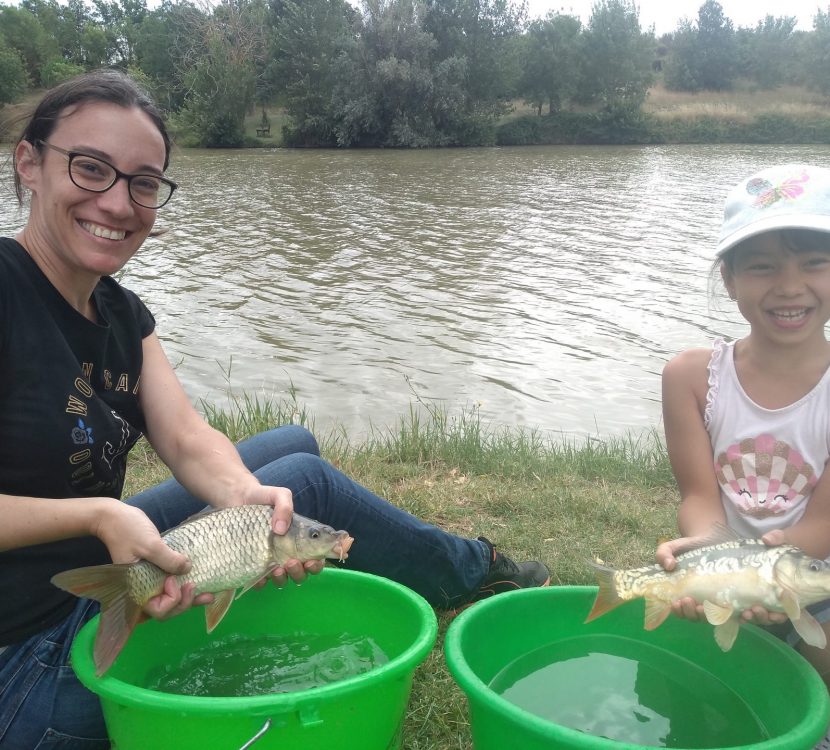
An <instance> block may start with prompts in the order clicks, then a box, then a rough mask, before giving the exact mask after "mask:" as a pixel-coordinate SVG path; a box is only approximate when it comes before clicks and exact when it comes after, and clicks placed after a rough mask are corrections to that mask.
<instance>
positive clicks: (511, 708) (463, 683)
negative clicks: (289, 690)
mask: <svg viewBox="0 0 830 750" xmlns="http://www.w3.org/2000/svg"><path fill="white" fill-rule="evenodd" d="M597 591H598V587H597V586H584V585H569V586H551V587H544V588H532V589H519V590H516V591H509V592H506V593H504V594H500V595H499V596H497V597H491V598H489V599H486V600H484V601H482V602H479V603H477V604H475V605H474V606H472V607H469V608H468V609H466V610H464V611H463V612H462V613H461V614H459V615H458V617H456V618H455V619H454V620H453V621H452V622H451V623H450V625H449V627H448V628H447V633H446V636H445V638H444V660H445V662H446V664H447V668H448V670H449V672H450V674H451V675H452V677H453V679H454V680H455V682H456V684H457V685H458V686H459V687H460V688H461V690H462V691H463V692H464V694H465V695H466V697H467V699H468V702H469V704H470V710H471V712H472V705H473V701H474V700H475V701H476V702H478V703H480V704H482V705H484V706H486V708H487V710H489V711H492V712H493V713H494V714H496V715H497V716H498V717H499V718H501V719H506V720H508V721H510V722H511V723H512V724H520V725H522V726H523V727H525V728H527V729H528V730H530V731H531V732H532V733H533V734H535V735H538V736H541V737H544V738H545V739H551V740H556V739H561V740H562V741H567V742H569V743H575V744H576V745H577V746H578V745H579V743H583V742H584V741H585V737H586V735H585V733H584V732H580V731H578V730H576V729H571V728H569V727H566V726H563V725H561V724H556V723H555V722H552V721H548V720H547V719H544V718H542V717H541V716H539V715H537V714H534V713H532V712H530V711H527V710H525V709H523V708H520V707H519V706H517V705H516V704H514V703H511V702H510V701H508V700H507V699H505V698H502V697H501V696H500V695H499V694H497V693H496V692H494V691H493V690H492V689H491V688H490V687H489V685H488V684H487V683H485V682H484V680H482V679H481V678H480V677H479V676H478V675H477V674H476V673H475V672H474V671H473V669H472V668H471V667H470V666H469V664H468V663H467V660H466V658H465V657H464V653H463V649H462V643H461V641H462V638H463V632H464V628H465V627H466V626H467V624H468V623H470V622H473V621H475V620H476V619H477V618H479V617H482V616H484V615H485V614H486V613H487V612H488V611H489V610H490V609H492V608H495V607H499V606H504V604H505V603H506V602H507V601H509V599H508V597H510V598H512V599H519V598H521V597H525V598H528V599H530V598H533V597H542V596H552V595H554V592H559V593H562V594H569V593H570V594H575V595H590V596H594V595H596V593H597ZM748 627H749V629H751V630H752V631H753V635H754V636H756V637H759V638H761V639H762V640H764V641H767V642H770V643H774V644H776V645H777V646H779V647H780V648H779V649H778V650H779V653H780V655H781V656H782V658H785V659H787V660H788V661H789V662H790V663H791V664H792V665H794V666H795V667H796V668H797V669H799V670H801V671H805V670H804V669H803V668H804V666H808V663H807V662H806V660H805V659H804V657H802V656H801V655H800V654H798V653H797V652H796V650H795V649H794V648H791V647H789V646H787V645H786V644H784V643H783V642H782V641H780V639H778V638H776V637H775V636H773V635H772V634H770V633H767V632H766V631H765V630H763V629H762V628H759V627H757V626H755V625H752V624H748ZM813 674H814V675H815V679H816V680H820V679H821V678H820V677H819V676H818V674H817V673H815V672H813ZM805 675H806V671H805ZM815 703H816V701H815V700H814V699H813V698H812V697H811V698H810V706H809V707H808V710H807V712H806V713H808V714H809V713H812V712H814V711H815V709H816V708H818V706H816V705H815ZM822 705H823V707H824V715H825V720H830V701H827V700H826V701H824V702H823V703H822ZM826 723H827V722H826V721H825V724H826ZM805 731H806V729H804V728H802V727H798V726H797V727H794V728H792V729H790V730H789V731H787V732H785V733H784V734H780V735H778V736H776V737H770V738H769V739H767V740H763V741H761V742H757V743H753V744H751V745H741V746H735V747H734V748H731V749H730V750H742V748H744V749H745V750H783V749H784V748H791V747H793V744H792V743H793V742H794V741H795V740H797V739H798V740H803V739H806V738H805V737H804V736H803V735H804V733H805ZM590 740H591V747H592V748H599V749H600V750H643V746H642V745H637V744H633V743H629V742H623V741H619V740H610V739H607V738H605V737H597V736H593V735H591V736H590ZM816 741H818V739H817V740H816ZM812 744H815V743H812ZM568 746H569V747H570V746H571V745H568ZM677 750H683V748H678V749H677Z"/></svg>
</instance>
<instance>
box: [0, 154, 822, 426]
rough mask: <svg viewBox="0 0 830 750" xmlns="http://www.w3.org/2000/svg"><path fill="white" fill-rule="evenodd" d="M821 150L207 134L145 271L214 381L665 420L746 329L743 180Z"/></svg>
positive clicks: (142, 257)
mask: <svg viewBox="0 0 830 750" xmlns="http://www.w3.org/2000/svg"><path fill="white" fill-rule="evenodd" d="M805 160H809V161H812V162H815V163H819V164H824V165H828V166H830V149H828V148H827V147H824V146H819V147H816V146H803V147H801V146H779V147H771V146H764V147H758V146H672V147H663V146H659V147H646V148H641V147H620V148H612V147H608V148H605V147H595V148H571V147H544V148H492V149H457V150H456V149H448V150H443V151H421V152H407V151H353V152H340V151H281V150H271V151H267V150H256V151H183V152H179V153H176V154H174V159H173V167H172V169H171V175H172V177H173V179H175V180H177V181H178V182H179V183H180V185H181V189H180V190H179V191H178V192H177V193H176V197H175V199H174V200H173V201H172V202H171V203H170V204H169V205H168V206H166V207H165V208H164V209H163V210H162V211H160V212H159V222H158V226H160V227H164V228H165V229H166V230H167V231H166V233H165V234H164V235H163V236H161V237H159V238H157V239H154V240H150V241H148V243H147V244H146V246H145V247H144V248H143V249H142V251H141V252H140V253H139V254H138V255H137V257H136V258H135V259H134V260H133V261H132V262H131V263H130V264H129V265H128V266H127V269H126V271H125V273H124V275H123V278H122V280H123V282H124V283H125V284H127V285H128V286H130V287H132V288H133V289H135V290H136V291H137V292H138V293H139V294H141V295H142V297H143V298H144V299H145V301H146V302H147V304H148V305H149V306H150V308H151V309H152V310H153V311H154V313H155V315H156V318H157V321H158V328H157V330H158V333H159V335H160V337H161V338H162V341H163V343H164V345H165V348H166V350H167V352H168V354H169V356H170V358H171V360H172V361H173V362H174V363H175V364H176V365H177V367H178V372H179V374H180V376H181V378H182V380H183V382H184V384H185V387H186V388H187V390H188V392H189V393H190V395H191V396H192V397H193V399H194V400H197V399H199V398H205V399H207V400H209V401H215V402H219V403H222V402H223V401H224V398H225V395H226V393H227V387H228V382H229V381H230V383H231V385H232V386H233V388H234V389H235V390H236V391H237V392H243V391H245V392H259V391H263V392H264V393H265V395H268V396H271V395H277V396H279V395H286V394H287V393H288V391H289V389H290V388H292V387H293V388H294V389H295V390H296V392H297V394H298V397H299V398H300V399H301V400H302V402H303V403H305V404H306V405H308V406H309V407H310V408H311V410H312V411H313V412H314V414H315V415H316V417H317V420H318V424H320V425H321V426H325V425H328V424H330V423H340V424H343V425H345V426H346V427H347V428H348V429H349V430H350V432H352V433H355V434H360V433H361V432H362V431H363V430H364V429H365V428H366V426H367V424H368V423H369V422H370V421H371V422H372V423H374V424H375V425H391V424H393V423H394V421H395V420H396V418H397V416H398V415H400V414H403V413H405V412H406V411H407V409H408V406H409V403H410V402H411V401H412V399H413V397H414V395H416V394H417V396H419V397H420V398H422V399H425V400H427V399H435V400H438V401H441V402H443V403H445V404H446V405H447V406H448V408H450V409H451V410H453V409H456V408H464V407H469V406H470V405H472V404H478V405H480V410H481V414H482V416H483V417H484V418H485V419H486V420H488V421H492V422H496V423H506V424H510V425H520V426H526V427H537V428H541V429H544V430H550V431H554V432H557V433H565V434H572V435H588V434H596V433H600V434H602V435H611V434H621V433H623V432H626V431H628V430H635V431H636V430H640V429H649V428H652V427H659V424H660V406H659V391H660V386H659V379H660V371H661V370H662V367H663V364H664V363H665V361H666V360H667V359H668V358H670V357H671V356H672V355H673V354H674V353H675V352H677V351H679V350H680V349H683V348H686V347H689V346H698V345H705V344H706V343H708V342H709V341H710V340H711V339H712V338H713V337H714V336H716V335H724V334H725V335H740V334H741V332H742V331H743V330H744V327H743V324H742V322H741V320H740V318H739V317H738V316H737V313H736V312H735V311H734V310H733V309H732V308H731V307H730V306H729V303H728V301H724V300H723V299H720V298H713V297H712V296H711V294H710V291H711V285H710V265H711V258H712V255H713V248H714V245H715V240H716V237H717V233H718V226H719V221H720V215H721V210H722V201H723V198H724V196H725V194H726V191H727V190H728V188H729V187H730V186H731V185H732V184H733V183H734V182H736V181H737V180H738V179H740V178H741V177H742V176H744V175H745V174H746V173H749V172H751V171H753V170H755V169H757V168H759V167H761V166H764V165H766V164H770V163H774V162H784V161H805ZM3 203H5V204H7V205H0V216H2V218H3V219H4V222H3V224H4V227H6V228H7V229H6V233H7V234H8V233H11V231H12V230H13V229H15V228H16V227H18V226H19V225H20V223H21V220H22V219H21V215H20V214H19V213H18V212H17V211H16V209H15V208H14V206H13V204H12V203H11V202H10V201H6V202H0V204H3Z"/></svg>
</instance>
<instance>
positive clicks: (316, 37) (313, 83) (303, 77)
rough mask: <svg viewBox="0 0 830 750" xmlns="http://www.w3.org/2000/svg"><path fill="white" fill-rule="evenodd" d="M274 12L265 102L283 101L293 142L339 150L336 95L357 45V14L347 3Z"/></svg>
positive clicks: (307, 0) (311, 0)
mask: <svg viewBox="0 0 830 750" xmlns="http://www.w3.org/2000/svg"><path fill="white" fill-rule="evenodd" d="M271 13H272V23H273V32H272V35H271V40H270V48H271V54H270V57H271V62H270V64H269V65H267V66H266V69H265V76H264V83H263V85H262V87H261V91H260V100H261V101H264V100H267V99H271V98H273V97H275V96H280V97H282V99H283V101H284V103H285V109H286V113H287V114H288V116H289V117H290V118H291V125H290V128H289V129H290V131H291V133H290V136H289V139H290V140H291V141H292V142H298V143H303V144H305V145H334V143H335V135H334V122H335V112H334V109H333V98H334V90H335V86H336V84H337V80H338V69H339V68H340V66H341V65H343V64H344V61H345V60H347V59H348V54H349V50H351V49H353V47H354V45H355V44H356V40H355V38H354V35H353V33H352V27H353V25H354V24H355V23H356V21H357V20H358V16H357V13H356V11H355V9H354V8H353V7H352V6H351V5H349V4H348V3H347V2H346V0H298V1H296V2H295V1H294V0H282V1H281V2H280V3H279V6H278V7H274V6H272V8H271Z"/></svg>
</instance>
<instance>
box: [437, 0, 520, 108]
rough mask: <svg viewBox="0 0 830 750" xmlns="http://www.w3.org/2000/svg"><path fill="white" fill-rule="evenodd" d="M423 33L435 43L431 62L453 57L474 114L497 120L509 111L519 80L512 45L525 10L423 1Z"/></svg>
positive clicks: (486, 0) (487, 2) (502, 1)
mask: <svg viewBox="0 0 830 750" xmlns="http://www.w3.org/2000/svg"><path fill="white" fill-rule="evenodd" d="M424 9H425V15H424V30H425V31H426V32H428V33H430V34H431V35H432V36H433V37H434V38H435V40H436V42H437V46H436V48H435V52H434V55H435V58H436V59H437V60H448V59H450V58H457V60H458V63H457V64H458V65H461V66H463V68H464V70H465V71H466V78H465V81H464V88H465V90H466V92H467V95H468V97H469V101H470V106H471V107H472V108H473V109H474V111H475V112H476V113H477V114H479V115H481V116H483V117H485V118H490V117H498V116H500V115H502V114H504V113H505V112H507V111H509V109H510V106H511V101H512V99H513V98H514V97H515V96H516V95H517V93H518V89H519V80H520V78H521V74H522V71H521V67H520V56H519V52H520V50H519V47H518V46H517V45H516V44H514V40H515V38H516V37H517V36H518V34H519V32H520V31H521V30H522V27H523V25H524V22H525V18H526V16H527V5H526V2H524V0H522V2H513V0H424Z"/></svg>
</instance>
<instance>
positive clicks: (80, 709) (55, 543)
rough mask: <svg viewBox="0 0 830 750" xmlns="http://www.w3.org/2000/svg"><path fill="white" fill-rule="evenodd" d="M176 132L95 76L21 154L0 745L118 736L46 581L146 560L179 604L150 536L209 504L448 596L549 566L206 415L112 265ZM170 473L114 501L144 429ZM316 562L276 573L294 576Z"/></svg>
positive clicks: (9, 289)
mask: <svg viewBox="0 0 830 750" xmlns="http://www.w3.org/2000/svg"><path fill="white" fill-rule="evenodd" d="M169 157H170V138H169V136H168V134H167V131H166V129H165V126H164V123H163V121H162V118H161V116H160V114H159V112H158V110H157V108H156V107H155V105H154V104H153V103H152V101H151V100H150V99H149V98H148V97H147V96H146V94H145V93H144V92H142V91H141V90H140V89H139V88H138V87H137V86H136V84H135V83H134V82H133V81H132V80H131V79H130V78H128V77H127V76H125V75H123V74H121V73H118V72H115V71H99V72H95V73H91V74H87V75H84V76H81V77H79V78H76V79H73V80H71V81H68V82H66V83H63V84H61V85H59V86H57V87H56V88H55V89H53V90H51V91H49V92H47V94H46V95H45V96H44V98H43V99H42V101H41V102H40V104H39V105H38V107H37V109H36V110H35V112H34V114H33V115H32V117H31V118H30V120H29V121H28V123H27V124H26V126H25V128H24V131H23V134H22V136H21V137H20V139H19V141H18V142H17V144H16V146H15V150H14V166H15V181H16V187H17V193H18V197H19V198H20V199H21V200H22V197H23V195H24V193H25V192H28V193H29V194H30V196H31V207H30V213H29V217H28V220H27V222H26V225H25V227H24V228H23V229H22V230H21V231H20V233H19V234H18V235H17V237H16V238H15V239H10V238H4V239H0V310H1V311H2V312H0V350H2V358H0V435H2V441H0V493H2V494H0V571H2V575H0V602H2V604H0V649H2V653H0V747H3V748H6V747H9V748H21V749H23V748H41V747H50V746H58V745H59V746H60V747H61V748H73V749H74V748H100V747H108V740H107V738H106V729H105V727H104V725H103V721H102V718H101V714H100V709H99V707H98V702H97V698H96V697H95V696H94V695H92V694H91V693H89V692H88V691H86V690H85V689H84V688H83V687H82V686H81V685H80V684H79V683H78V682H77V681H76V680H75V678H74V675H73V674H72V672H71V669H70V668H69V667H68V666H67V664H68V655H69V648H70V646H71V643H72V639H73V638H74V636H75V634H76V633H77V631H78V629H79V628H80V627H81V625H83V623H84V622H86V621H87V620H88V619H89V618H90V617H92V616H93V615H94V614H95V613H96V611H97V605H96V604H95V603H94V602H91V601H89V600H83V599H82V600H78V599H76V598H75V597H73V596H71V595H68V594H65V593H64V592H62V591H60V590H58V589H57V588H55V587H54V586H52V585H51V584H50V583H49V580H50V578H51V576H52V575H53V574H55V573H57V572H59V571H61V570H66V569H69V568H75V567H79V566H83V565H93V564H98V563H104V562H109V561H110V560H111V561H113V562H117V563H128V562H134V561H136V560H138V559H145V560H149V561H151V562H153V563H155V564H156V565H158V566H159V567H161V568H162V569H164V570H165V571H167V572H168V573H170V574H171V576H170V577H168V578H167V580H166V582H165V588H164V592H163V593H162V594H160V595H159V596H157V597H155V598H154V599H153V600H151V601H150V602H149V603H148V605H147V606H146V607H145V613H146V614H147V615H148V616H150V617H154V618H157V619H164V618H168V617H171V616H173V615H176V614H178V613H180V612H182V611H184V610H186V609H187V608H189V607H191V606H193V605H194V604H197V605H198V604H205V603H207V602H208V601H210V600H211V595H210V594H203V595H199V596H196V597H194V594H193V590H192V587H190V586H188V585H185V586H183V587H179V586H178V584H177V581H176V579H175V578H174V577H173V576H174V575H175V574H180V573H182V572H185V571H186V570H187V568H188V565H189V562H188V560H187V559H186V558H185V557H184V556H183V555H181V554H178V553H176V552H174V551H173V550H171V549H170V548H168V547H167V546H166V545H165V544H164V542H163V541H162V539H161V537H160V535H159V531H160V530H165V529H168V528H170V527H172V526H174V525H176V524H178V523H179V522H181V521H182V520H183V519H185V518H187V517H188V516H190V515H192V514H193V513H194V512H196V511H198V510H200V509H201V508H203V507H204V504H205V503H207V504H209V505H211V506H213V507H217V508H220V507H226V506H231V505H239V504H245V503H258V504H268V505H272V506H273V507H274V514H273V521H272V527H273V529H274V532H275V533H277V534H281V533H285V531H286V529H287V528H288V525H289V524H290V521H291V514H292V511H293V509H294V508H296V509H297V511H298V512H300V513H302V514H303V515H306V516H310V517H312V518H316V519H318V520H320V521H323V522H325V523H328V524H330V525H332V526H334V527H336V528H342V529H347V530H348V531H349V533H350V534H351V535H352V536H353V537H355V539H356V544H355V545H354V547H353V549H352V550H351V552H350V555H349V561H348V564H349V566H350V567H353V568H356V569H360V570H364V571H368V572H372V573H376V574H378V575H383V576H386V577H389V578H392V579H394V580H397V581H399V582H401V583H403V584H405V585H407V586H410V587H412V588H413V589H415V590H416V591H418V592H419V593H421V594H422V595H423V596H425V597H426V598H427V600H428V601H430V602H431V603H432V604H434V605H435V606H439V607H444V608H450V607H457V606H459V605H462V604H465V603H468V602H471V601H475V600H476V599H478V598H481V597H483V596H488V595H492V594H494V593H499V592H500V591H503V590H509V589H511V588H521V587H525V586H543V585H546V584H547V583H548V580H549V575H548V571H547V568H546V567H545V566H544V565H543V564H541V563H538V562H526V563H522V564H521V565H516V564H515V563H513V562H512V561H511V560H509V559H508V558H506V557H504V556H503V555H501V554H500V553H498V552H496V551H495V549H494V548H493V545H492V544H490V542H488V541H487V540H486V539H484V538H479V539H462V538H459V537H456V536H453V535H450V534H447V533H445V532H443V531H441V530H440V529H438V528H436V527H434V526H430V525H428V524H425V523H422V522H421V521H419V520H417V519H415V518H413V517H412V516H410V515H408V514H406V513H404V512H403V511H401V510H400V509H398V508H395V507H394V506H392V505H390V504H389V503H388V502H386V501H385V500H383V499H381V498H379V497H377V496H376V495H374V494H372V493H371V492H369V491H368V490H366V489H365V488H363V487H361V486H360V485H358V484H356V483H355V482H353V481H352V480H350V479H349V478H348V477H346V476H345V475H343V474H342V473H340V472H338V471H337V470H336V469H334V468H333V467H332V466H331V465H329V464H328V463H326V462H325V461H323V460H322V459H321V458H320V456H319V450H318V447H317V444H316V442H315V440H314V438H313V437H312V436H311V435H310V434H309V433H308V432H307V431H305V430H303V429H301V428H298V427H285V428H279V429H276V430H272V431H270V432H267V433H264V434H262V435H259V436H257V437H255V438H252V439H251V440H249V441H246V442H245V443H243V444H241V445H240V446H238V447H235V446H234V445H233V444H231V442H230V441H229V440H228V439H227V438H226V437H225V436H224V435H222V434H221V433H219V432H218V431H216V430H214V429H212V428H211V427H210V426H209V425H208V424H207V423H206V422H205V421H204V420H203V418H202V417H201V416H200V415H199V414H198V413H197V412H196V410H195V409H194V408H193V406H192V405H191V403H190V402H189V400H188V398H187V396H186V394H185V393H184V390H183V389H182V387H181V385H180V384H179V382H178V380H177V378H176V375H175V373H174V371H173V369H172V367H171V366H170V364H169V362H168V361H167V358H166V357H165V355H164V352H163V350H162V347H161V344H160V342H159V339H158V337H157V335H156V334H155V332H154V325H155V321H154V319H153V316H152V315H151V313H150V312H149V310H148V309H147V308H146V307H145V306H144V304H143V303H142V302H141V301H140V300H139V299H138V297H137V296H136V295H135V294H133V293H132V292H130V291H128V290H127V289H125V288H123V287H121V286H120V285H119V284H118V283H117V282H115V281H114V280H113V279H112V278H111V277H112V275H113V274H115V273H116V272H118V271H119V270H120V269H121V268H122V267H123V266H124V264H125V263H126V262H127V261H128V260H129V259H130V258H131V257H132V256H133V255H134V254H135V253H136V252H137V251H138V250H139V248H140V247H141V245H142V243H143V242H144V240H145V239H146V238H147V237H148V236H149V235H150V233H151V231H152V228H153V224H154V222H155V218H156V213H157V211H158V210H159V209H161V208H162V207H163V206H164V204H165V203H166V202H167V201H168V200H170V198H171V197H172V196H173V193H174V191H175V189H176V185H175V184H174V183H173V182H172V181H170V180H168V179H167V178H165V177H164V171H165V169H166V168H167V166H168V162H169ZM142 434H143V435H145V436H146V437H147V439H148V440H149V442H150V444H151V445H152V446H153V448H154V449H155V451H156V452H157V453H158V455H159V456H160V457H161V459H162V460H163V461H164V463H165V464H166V465H167V466H169V467H170V469H171V471H172V473H173V475H174V477H175V479H171V480H168V481H167V482H164V483H163V484H161V485H159V486H157V487H154V488H152V489H150V490H148V491H146V492H143V493H141V494H139V495H136V496H134V497H132V498H130V499H129V500H128V501H127V502H122V501H121V500H120V499H119V498H120V495H121V492H122V489H123V481H124V474H125V469H126V457H127V453H128V452H129V450H130V448H131V447H132V446H133V445H134V444H135V442H136V441H137V440H138V438H139V437H140V436H141V435H142ZM320 568H321V563H319V562H316V561H315V562H307V563H305V564H303V563H301V562H300V561H297V560H291V561H288V562H286V563H285V565H284V566H283V567H282V568H279V569H277V570H276V571H274V575H273V577H274V579H275V581H276V582H277V583H283V582H285V581H286V580H287V578H288V577H290V578H292V579H293V580H294V581H296V582H301V581H302V580H303V579H304V578H305V576H306V575H307V574H309V573H316V572H318V571H319V570H320Z"/></svg>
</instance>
